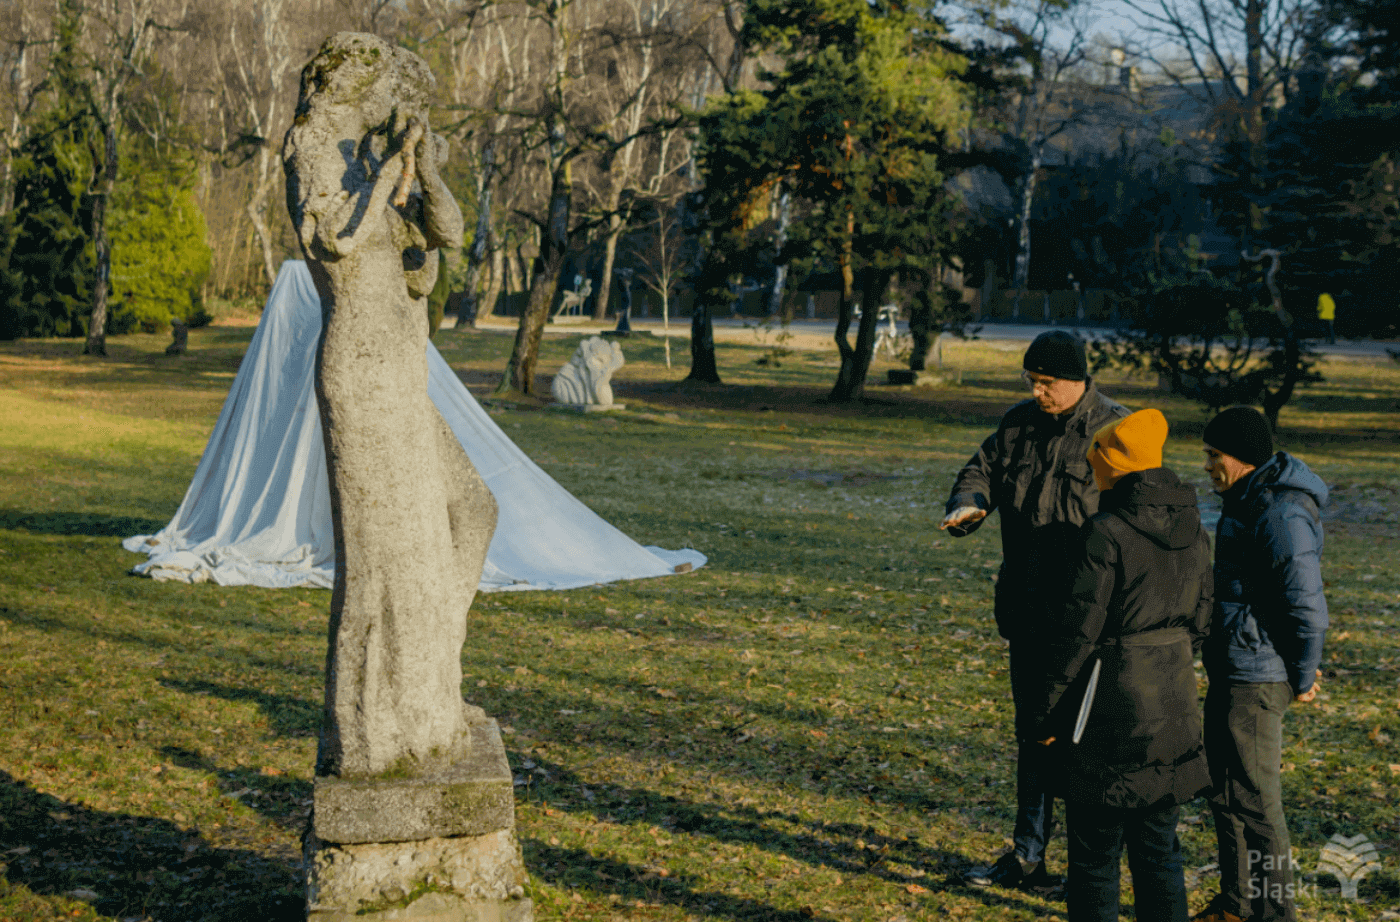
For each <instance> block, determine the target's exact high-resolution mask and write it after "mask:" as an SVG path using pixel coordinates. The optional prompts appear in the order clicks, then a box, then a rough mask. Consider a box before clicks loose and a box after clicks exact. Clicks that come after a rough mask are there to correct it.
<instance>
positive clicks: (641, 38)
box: [593, 0, 689, 320]
mask: <svg viewBox="0 0 1400 922" xmlns="http://www.w3.org/2000/svg"><path fill="white" fill-rule="evenodd" d="M682 5H683V3H682V0H621V2H618V3H616V4H615V9H616V10H617V11H618V18H617V19H616V20H615V21H614V22H613V23H611V24H609V25H608V26H607V27H605V30H604V34H605V36H606V38H607V39H608V40H609V44H610V45H611V47H610V48H608V51H609V52H610V53H609V54H607V59H606V64H605V65H604V73H603V74H601V75H600V77H601V79H595V81H594V84H595V86H596V87H597V90H596V93H597V95H598V96H599V97H600V98H602V99H604V100H606V102H605V103H604V105H605V106H606V110H605V111H607V112H609V113H610V114H611V113H615V115H613V117H612V119H611V120H610V122H609V124H608V125H607V126H605V127H604V129H603V132H604V133H605V134H606V135H607V136H608V138H609V140H610V141H611V150H610V151H609V154H608V156H607V158H606V160H605V162H604V163H603V164H602V168H601V172H602V174H603V176H602V185H603V191H602V195H601V197H600V198H601V201H600V202H599V206H600V210H601V212H602V213H603V215H604V216H605V217H604V220H605V221H606V222H607V227H606V231H605V232H604V236H603V268H602V272H601V276H602V277H601V280H600V284H599V286H598V294H597V299H596V300H595V302H594V308H593V316H594V319H596V320H602V319H603V317H604V316H606V314H607V311H608V304H609V301H610V299H611V294H612V274H613V263H614V262H615V261H616V259H617V242H618V240H619V238H621V236H622V234H623V233H624V232H625V231H626V230H627V226H628V223H629V221H630V218H631V215H632V208H633V206H634V204H635V203H636V201H638V196H639V194H644V195H649V196H655V195H656V194H658V193H659V192H660V186H661V185H662V184H663V183H664V182H665V181H666V179H667V178H668V177H670V176H671V175H673V174H674V172H675V170H676V169H677V168H678V167H680V166H681V165H682V162H677V161H675V158H674V155H673V151H672V145H671V143H670V141H671V133H672V131H673V129H672V130H663V131H662V132H661V133H660V135H659V136H655V135H651V134H649V133H648V132H646V131H644V130H643V129H644V128H646V127H648V123H653V122H655V121H656V120H658V119H671V120H674V119H675V115H676V113H677V111H678V109H677V100H678V97H679V96H680V95H681V94H682V93H683V92H684V85H683V83H682V81H681V80H679V79H676V77H677V76H678V73H683V72H678V71H677V69H676V68H675V67H674V66H672V67H667V66H666V65H665V63H664V62H662V61H661V60H659V58H660V56H661V54H662V52H663V51H664V50H666V49H667V48H668V47H671V48H675V47H682V46H683V45H684V44H685V43H686V39H688V38H689V36H687V35H675V34H673V33H672V31H671V29H670V27H669V25H668V24H669V23H670V22H672V21H675V20H676V18H677V14H678V13H679V9H680V7H681V6H682ZM668 78H669V79H668ZM651 141H654V142H655V143H654V144H651V145H650V147H649V146H648V143H647V142H651ZM648 159H650V160H651V161H653V163H648V162H647V161H648ZM648 167H651V169H648Z"/></svg>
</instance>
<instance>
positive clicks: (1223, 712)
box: [1196, 407, 1327, 922]
mask: <svg viewBox="0 0 1400 922" xmlns="http://www.w3.org/2000/svg"><path fill="white" fill-rule="evenodd" d="M1203 438H1204V440H1205V443H1206V447H1205V453H1206V464H1205V469H1206V471H1207V473H1209V474H1210V476H1211V481H1212V483H1213V484H1214V487H1215V491H1216V492H1217V493H1219V494H1220V496H1221V498H1222V499H1223V500H1224V506H1223V508H1222V510H1221V514H1220V523H1219V524H1218V525H1217V526H1216V544H1215V607H1214V611H1213V613H1212V617H1211V627H1210V634H1209V636H1208V638H1207V640H1206V644H1205V649H1204V652H1203V657H1202V658H1203V660H1204V662H1205V667H1206V675H1207V677H1208V678H1209V679H1210V691H1209V692H1208V693H1207V694H1206V706H1205V741H1206V755H1207V757H1208V759H1209V762H1210V768H1211V781H1212V785H1213V793H1212V796H1211V810H1212V812H1213V813H1214V814H1215V834H1216V838H1217V840H1218V843H1219V846H1220V894H1219V895H1218V896H1217V897H1216V898H1215V900H1214V901H1213V902H1212V903H1211V905H1210V907H1208V908H1207V909H1206V910H1205V911H1204V912H1202V913H1201V914H1199V915H1198V916H1197V917H1196V918H1197V919H1200V920H1209V922H1238V920H1241V919H1252V920H1254V922H1271V920H1275V919H1283V920H1289V922H1292V920H1294V919H1296V918H1297V916H1296V913H1295V910H1294V905H1293V903H1294V901H1293V897H1294V894H1295V888H1294V883H1293V864H1292V859H1291V856H1290V852H1289V839H1288V827H1287V825H1286V824H1285V822H1284V817H1283V794H1282V788H1281V782H1280V778H1279V771H1280V763H1281V762H1282V749H1283V712H1284V711H1285V710H1286V709H1287V708H1288V704H1289V702H1290V701H1295V700H1296V701H1304V702H1306V701H1311V700H1312V699H1313V698H1314V697H1315V696H1316V694H1317V684H1316V676H1317V668H1318V665H1319V664H1320V663H1321V662H1322V644H1323V639H1324V638H1325V637H1326V634H1327V599H1326V598H1325V596H1324V595H1323V584H1322V567H1321V563H1322V520H1321V517H1320V510H1321V508H1322V507H1323V506H1324V505H1326V503H1327V486H1326V485H1325V484H1324V483H1323V482H1322V480H1321V478H1319V477H1318V476H1317V475H1316V474H1314V473H1313V472H1312V471H1311V470H1309V469H1308V466H1307V465H1306V464H1304V463H1303V462H1302V461H1299V460H1298V459H1297V458H1295V457H1293V456H1292V455H1290V454H1288V453H1287V452H1283V451H1280V452H1277V453H1275V452H1274V450H1273V437H1272V436H1271V435H1270V433H1269V425H1268V422H1267V421H1266V420H1265V419H1264V417H1263V415H1262V414H1260V413H1259V412H1258V411H1257V410H1254V409H1252V408H1250V407H1231V408H1230V409H1228V410H1225V411H1224V412H1222V413H1220V414H1219V415H1218V416H1216V417H1215V419H1213V420H1211V422H1210V424H1209V425H1207V426H1206V430H1205V434H1204V436H1203Z"/></svg>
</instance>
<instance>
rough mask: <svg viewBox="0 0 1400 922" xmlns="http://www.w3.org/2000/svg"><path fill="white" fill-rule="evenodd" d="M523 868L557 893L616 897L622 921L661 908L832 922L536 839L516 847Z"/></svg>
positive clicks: (775, 921) (760, 920)
mask: <svg viewBox="0 0 1400 922" xmlns="http://www.w3.org/2000/svg"><path fill="white" fill-rule="evenodd" d="M520 845H521V851H522V852H523V853H524V856H525V867H526V868H528V869H529V871H530V874H531V875H532V876H533V877H535V878H536V879H538V880H543V881H547V882H548V883H550V884H552V885H554V886H556V887H561V888H563V887H587V888H588V889H590V890H593V891H595V892H603V893H612V894H614V895H615V896H616V898H617V899H616V900H615V902H616V903H617V904H618V907H617V908H618V911H619V912H620V913H622V914H624V915H626V914H627V913H628V912H629V910H632V909H634V908H635V907H636V906H637V904H639V903H640V904H642V905H646V904H664V905H670V906H675V907H678V908H681V909H684V910H685V911H686V912H687V913H694V914H695V915H703V916H709V917H718V918H727V919H735V920H742V922H806V920H808V919H832V918H833V917H832V916H830V915H826V914H823V913H820V912H819V911H817V910H816V909H814V908H813V907H810V906H804V907H800V908H798V909H779V908H777V907H775V906H770V905H768V904H766V903H762V902H760V901H758V900H754V899H750V898H748V897H742V896H734V895H732V894H729V893H722V892H719V891H716V890H705V889H702V885H703V883H704V882H703V881H702V880H701V879H699V878H698V877H696V876H695V875H693V874H685V873H678V874H675V873H672V872H670V871H668V872H667V874H666V876H665V877H662V876H661V875H660V874H659V873H657V871H656V869H655V868H649V867H639V866H637V865H634V864H627V863H625V862H621V861H615V860H613V859H611V858H604V857H600V856H598V855H595V854H592V853H591V852H588V851H585V850H583V849H579V848H560V847H558V846H552V845H546V844H545V843H543V842H541V841H539V840H538V839H523V840H522V841H521V843H520Z"/></svg>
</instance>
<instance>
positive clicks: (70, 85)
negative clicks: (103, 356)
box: [0, 17, 100, 339]
mask: <svg viewBox="0 0 1400 922" xmlns="http://www.w3.org/2000/svg"><path fill="white" fill-rule="evenodd" d="M57 27H58V28H57V32H58V34H57V42H56V47H55V49H54V56H53V60H52V65H51V71H50V73H49V75H48V78H47V81H46V83H47V85H46V87H45V88H44V96H45V97H46V105H45V106H44V108H43V110H42V112H41V114H40V115H39V116H38V117H37V118H36V120H35V124H34V125H33V127H32V129H31V131H30V134H29V137H28V139H27V140H26V141H25V143H24V145H23V147H22V148H21V149H20V151H19V154H18V156H17V157H16V158H15V160H14V174H13V175H14V183H15V185H14V207H13V208H12V210H11V211H10V212H9V213H8V214H6V215H5V216H4V217H3V218H0V338H3V339H14V338H16V337H21V336H85V335H86V334H87V318H88V314H89V311H90V308H91V303H92V286H93V282H94V279H95V262H94V251H93V246H92V240H91V237H90V234H89V229H90V227H91V222H92V202H91V199H90V197H89V196H88V195H87V188H88V183H89V182H90V180H91V178H92V173H93V159H94V153H95V145H99V144H100V137H99V136H98V135H97V132H96V129H95V126H94V125H93V124H92V121H91V118H90V117H89V114H88V110H87V108H86V106H85V105H84V101H83V98H82V85H81V83H80V81H79V78H78V74H77V70H76V56H77V40H78V30H77V24H76V22H75V21H73V20H71V19H68V18H62V17H61V18H60V19H59V20H58V23H57Z"/></svg>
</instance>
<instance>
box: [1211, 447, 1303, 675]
mask: <svg viewBox="0 0 1400 922" xmlns="http://www.w3.org/2000/svg"><path fill="white" fill-rule="evenodd" d="M1222 498H1223V499H1224V507H1223V508H1222V509H1221V513H1220V523H1219V524H1218V525H1217V526H1216V531H1215V534H1216V539H1215V609H1214V612H1213V613H1212V618H1211V627H1210V635H1209V637H1208V639H1207V640H1206V645H1205V650H1204V656H1203V658H1204V661H1205V667H1206V674H1207V675H1208V676H1209V677H1210V680H1211V681H1212V682H1287V683H1288V684H1289V685H1290V686H1292V688H1293V693H1294V694H1301V693H1302V692H1305V691H1307V690H1308V689H1309V688H1311V687H1312V684H1313V678H1314V677H1315V676H1316V674H1317V667H1318V665H1319V664H1320V663H1321V662H1322V643H1323V639H1324V638H1325V637H1326V635H1327V598H1326V596H1324V595H1323V591H1322V519H1321V516H1320V510H1321V509H1322V507H1323V506H1325V505H1326V504H1327V485H1326V484H1324V483H1323V482H1322V478H1320V477H1318V476H1317V475H1316V474H1314V473H1313V472H1312V471H1311V470H1309V469H1308V466H1307V465H1306V464H1304V463H1303V462H1302V461H1299V460H1298V459H1297V458H1295V457H1293V456H1292V455H1290V454H1288V453H1287V452H1283V451H1280V452H1277V453H1276V454H1275V455H1274V456H1273V457H1272V458H1270V459H1269V460H1268V461H1266V462H1265V463H1264V464H1262V465H1260V466H1259V467H1258V468H1257V469H1256V470H1254V471H1253V472H1252V473H1250V474H1249V475H1247V476H1246V477H1244V478H1242V479H1241V481H1240V482H1239V483H1237V484H1235V486H1233V487H1231V488H1230V490H1229V491H1228V492H1226V493H1225V494H1223V495H1222Z"/></svg>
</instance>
